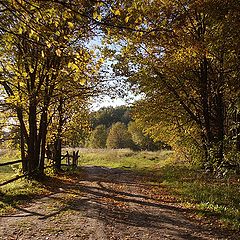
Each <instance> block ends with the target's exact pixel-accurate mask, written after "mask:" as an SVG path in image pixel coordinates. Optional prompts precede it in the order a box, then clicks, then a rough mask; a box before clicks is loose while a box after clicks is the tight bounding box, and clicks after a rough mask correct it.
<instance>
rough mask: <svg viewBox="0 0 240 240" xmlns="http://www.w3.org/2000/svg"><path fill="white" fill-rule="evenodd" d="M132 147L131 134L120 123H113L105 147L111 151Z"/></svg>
mask: <svg viewBox="0 0 240 240" xmlns="http://www.w3.org/2000/svg"><path fill="white" fill-rule="evenodd" d="M132 145H133V143H132V139H131V134H130V133H129V132H128V130H127V127H126V126H125V125H124V124H123V123H121V122H117V123H114V124H113V125H112V127H111V129H110V131H109V134H108V137H107V147H108V148H113V149H116V148H131V147H132Z"/></svg>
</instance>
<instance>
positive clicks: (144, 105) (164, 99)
mask: <svg viewBox="0 0 240 240" xmlns="http://www.w3.org/2000/svg"><path fill="white" fill-rule="evenodd" d="M112 12H113V13H112V16H113V15H114V14H115V15H117V16H115V19H116V21H114V19H113V18H112V23H113V24H114V23H115V24H116V25H118V27H119V26H120V25H121V26H122V28H121V31H120V33H119V29H117V27H116V28H115V29H110V30H111V34H112V35H115V40H116V39H117V40H119V44H120V45H121V47H120V48H121V55H119V56H118V58H117V59H118V61H119V63H118V64H117V65H116V68H115V72H116V74H118V75H124V76H126V77H128V79H129V80H130V81H131V82H132V83H133V84H135V85H137V86H138V87H139V89H140V91H141V92H142V93H144V99H143V100H141V101H140V102H139V103H138V104H137V105H136V107H137V108H138V109H140V111H136V116H137V117H138V118H139V119H142V122H143V124H142V125H143V126H144V128H145V130H146V131H147V132H148V133H149V134H151V135H152V136H154V137H155V138H156V139H161V140H164V141H166V142H168V143H169V144H172V145H175V146H181V149H182V150H184V149H185V150H186V151H185V152H188V153H193V152H192V150H193V149H194V152H197V153H198V156H199V157H200V158H201V159H203V162H204V165H205V167H206V168H208V169H210V170H216V171H217V170H218V169H219V168H221V166H223V165H228V164H229V162H228V159H226V158H225V156H226V155H225V153H227V144H226V142H225V140H226V139H227V138H228V136H231V134H230V135H228V133H229V132H231V130H230V126H229V120H230V118H231V117H230V115H229V113H230V112H231V109H232V108H233V106H235V107H236V106H237V101H238V100H237V99H238V98H239V89H238V84H237V81H238V78H239V61H238V59H239V50H238V48H237V46H238V44H239V34H238V33H237V30H236V29H238V28H239V22H238V20H237V19H238V18H239V2H238V1H235V0H232V1H218V0H215V1H209V0H205V1H198V0H194V1H161V2H159V1H141V2H138V1H133V2H131V3H130V2H128V1H117V2H116V4H115V10H113V11H112ZM116 12H117V14H116ZM109 19H110V18H109ZM110 30H109V31H110ZM108 41H110V40H108ZM235 116H236V114H235ZM234 121H235V122H236V121H238V120H236V118H235V120H234ZM236 132H237V131H236V130H235V133H234V134H235V136H238V134H237V133H236ZM236 142H238V140H236ZM190 155H192V154H190Z"/></svg>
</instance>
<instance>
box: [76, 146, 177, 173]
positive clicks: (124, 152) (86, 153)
mask: <svg viewBox="0 0 240 240" xmlns="http://www.w3.org/2000/svg"><path fill="white" fill-rule="evenodd" d="M171 155H172V152H171V151H158V152H150V151H142V152H134V151H131V150H129V149H114V150H106V149H92V150H91V149H89V150H87V149H82V150H81V151H80V158H79V165H80V166H86V165H94V166H104V167H111V168H131V169H135V170H139V171H151V170H152V169H158V168H160V166H163V165H165V164H166V162H167V161H168V159H169V156H171Z"/></svg>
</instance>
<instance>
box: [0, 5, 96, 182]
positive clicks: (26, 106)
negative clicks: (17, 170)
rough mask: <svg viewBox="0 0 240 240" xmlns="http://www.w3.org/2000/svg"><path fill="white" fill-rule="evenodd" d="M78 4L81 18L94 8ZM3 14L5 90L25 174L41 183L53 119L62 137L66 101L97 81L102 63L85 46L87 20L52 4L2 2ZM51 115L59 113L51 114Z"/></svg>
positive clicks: (2, 57)
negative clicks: (17, 129) (13, 114)
mask: <svg viewBox="0 0 240 240" xmlns="http://www.w3.org/2000/svg"><path fill="white" fill-rule="evenodd" d="M78 3H79V6H81V8H82V12H84V11H85V12H88V11H89V7H90V8H91V6H89V4H87V3H86V2H85V1H79V2H78ZM1 8H2V9H3V11H2V12H1V13H2V14H1V17H2V18H3V20H5V21H6V23H7V27H6V26H4V25H1V31H2V33H3V34H2V36H1V50H2V51H1V56H0V57H1V59H0V60H1V72H2V74H1V84H2V86H3V87H4V88H5V91H6V93H7V94H8V98H7V101H8V102H9V103H10V104H11V105H12V107H13V108H14V109H15V111H16V114H17V117H18V121H19V123H20V128H21V155H22V160H23V171H24V172H28V173H29V174H30V175H31V176H32V177H35V176H36V177H38V175H42V174H43V169H44V158H45V146H46V137H47V131H48V125H49V123H51V117H53V115H56V114H58V116H59V123H58V125H59V128H58V131H60V132H61V131H62V127H63V126H62V125H63V122H62V121H63V120H62V117H61V116H62V112H63V104H64V103H66V101H65V97H64V98H63V95H65V96H67V97H68V98H72V100H73V99H74V97H75V96H78V97H79V96H80V95H81V93H83V91H82V89H83V88H84V87H83V86H86V89H88V88H91V87H90V86H92V83H93V82H94V81H95V80H96V78H95V77H94V75H95V73H96V72H97V70H98V68H99V63H98V62H97V61H94V63H93V60H92V56H91V55H93V53H92V52H90V50H88V49H87V47H86V44H85V42H83V41H86V40H88V39H90V37H91V34H92V31H91V25H90V24H89V19H88V18H86V17H84V18H82V17H81V16H79V14H76V13H74V12H73V11H71V10H69V9H66V8H62V6H61V5H58V4H57V3H56V4H55V3H51V2H48V1H46V2H43V1H21V2H18V1H3V2H1ZM79 88H80V90H79V93H76V91H77V89H79ZM70 92H73V93H71V94H70ZM70 95H71V96H70ZM83 98H84V97H83ZM56 101H59V102H58V103H57V106H56V107H52V106H53V105H55V103H56ZM51 109H55V110H56V112H54V114H52V113H51V114H50V111H51ZM60 132H59V134H60Z"/></svg>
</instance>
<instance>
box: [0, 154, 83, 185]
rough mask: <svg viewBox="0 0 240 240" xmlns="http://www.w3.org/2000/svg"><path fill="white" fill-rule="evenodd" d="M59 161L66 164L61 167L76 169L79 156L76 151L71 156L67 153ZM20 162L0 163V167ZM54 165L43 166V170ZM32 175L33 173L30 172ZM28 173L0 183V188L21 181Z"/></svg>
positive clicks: (19, 161)
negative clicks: (64, 160)
mask: <svg viewBox="0 0 240 240" xmlns="http://www.w3.org/2000/svg"><path fill="white" fill-rule="evenodd" d="M61 157H62V158H61V161H62V160H63V159H64V158H66V164H61V165H62V166H72V167H77V166H78V158H79V155H78V151H77V152H75V151H73V154H72V155H71V154H69V153H68V152H67V153H66V154H65V155H62V156H61ZM21 162H22V160H15V161H11V162H5V163H0V167H2V166H9V165H13V164H17V163H21ZM54 165H55V164H52V165H49V166H45V167H44V169H47V168H51V167H53V166H54ZM31 173H33V172H31ZM29 174H30V173H25V174H23V175H20V176H16V177H14V178H12V179H9V180H6V181H4V182H2V183H0V187H2V186H4V185H6V184H9V183H11V182H14V181H16V180H18V179H21V178H24V177H27V176H28V175H29Z"/></svg>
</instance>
